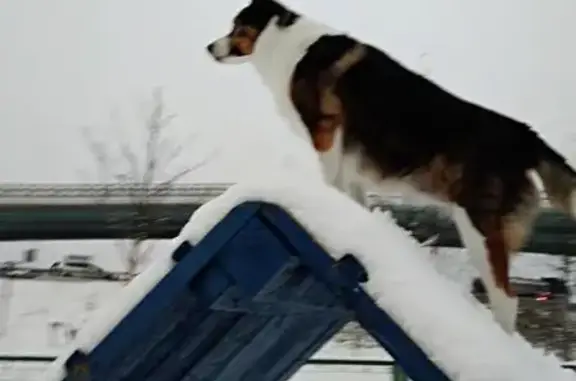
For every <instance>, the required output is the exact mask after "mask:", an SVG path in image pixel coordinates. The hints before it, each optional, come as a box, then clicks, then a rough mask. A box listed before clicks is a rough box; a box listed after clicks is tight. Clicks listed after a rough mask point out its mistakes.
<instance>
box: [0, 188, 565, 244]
mask: <svg viewBox="0 0 576 381" xmlns="http://www.w3.org/2000/svg"><path fill="white" fill-rule="evenodd" d="M230 185H231V184H227V183H219V184H210V183H206V184H178V185H167V184H160V185H154V186H152V187H150V186H146V185H142V184H132V185H127V184H4V185H1V186H0V240H2V241H19V240H56V239H122V238H147V239H166V238H172V237H174V236H175V235H177V233H178V232H179V230H180V228H181V227H182V226H183V225H184V224H185V223H186V222H187V221H188V219H189V217H190V215H191V214H192V213H193V212H194V211H195V210H196V209H197V208H198V207H199V206H200V205H202V204H203V203H205V202H207V201H209V200H211V199H213V198H215V197H217V196H218V195H220V194H221V193H222V192H224V191H225V190H226V189H227V188H228V187H229V186H230ZM370 205H371V207H380V208H384V209H390V210H391V211H392V213H393V214H394V216H395V218H396V219H397V220H398V223H399V224H400V225H401V226H403V227H404V228H406V229H409V230H411V231H413V233H414V235H415V236H416V237H417V238H418V239H419V240H420V241H429V242H431V245H432V246H443V247H461V242H460V239H459V238H458V234H457V232H456V229H455V227H454V225H453V223H452V222H451V221H450V220H449V219H448V218H446V217H445V216H443V215H442V214H441V213H440V212H439V211H438V210H437V209H436V208H433V207H410V206H407V205H395V204H391V203H390V202H389V200H386V199H381V198H375V199H371V202H370ZM524 251H528V252H541V253H549V254H569V255H576V222H574V221H573V220H572V219H570V218H569V217H567V216H564V215H562V214H559V213H556V212H551V211H547V212H544V213H543V214H542V215H541V216H540V217H539V218H538V220H537V221H536V225H535V234H533V236H532V238H531V239H530V240H529V242H528V243H527V245H526V246H525V248H524Z"/></svg>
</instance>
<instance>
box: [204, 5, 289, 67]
mask: <svg viewBox="0 0 576 381" xmlns="http://www.w3.org/2000/svg"><path fill="white" fill-rule="evenodd" d="M298 17H299V16H298V15H297V14H296V13H294V12H292V11H290V10H289V9H287V8H286V7H284V6H283V5H282V4H280V3H278V2H277V1H275V0H252V2H251V3H250V4H248V5H247V6H246V7H244V8H243V9H241V10H240V12H238V14H237V15H236V16H235V17H234V20H233V24H232V31H230V33H228V34H227V35H226V36H224V37H221V38H219V39H217V40H216V41H214V42H212V43H210V44H209V45H208V46H207V49H208V52H209V53H210V55H211V56H212V57H213V58H214V59H215V60H216V61H218V62H222V63H242V62H245V61H248V60H249V59H250V55H251V54H252V52H253V51H254V46H255V45H256V42H257V41H258V38H259V37H260V35H261V33H262V31H264V29H266V27H268V26H269V24H270V22H275V23H276V26H277V27H278V28H287V27H289V26H290V25H292V24H294V23H295V22H296V20H297V19H298Z"/></svg>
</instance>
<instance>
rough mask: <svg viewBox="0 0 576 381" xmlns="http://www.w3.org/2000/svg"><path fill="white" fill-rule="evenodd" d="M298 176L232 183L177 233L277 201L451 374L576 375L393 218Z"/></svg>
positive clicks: (197, 232)
mask: <svg viewBox="0 0 576 381" xmlns="http://www.w3.org/2000/svg"><path fill="white" fill-rule="evenodd" d="M295 180H296V179H290V178H286V179H285V181H283V182H276V183H275V184H274V185H271V183H270V182H268V181H267V182H265V183H257V182H255V183H245V184H238V185H235V186H233V187H232V188H230V189H229V190H228V191H227V192H225V193H224V194H223V195H222V196H220V197H218V198H217V199H215V200H213V201H212V202H209V203H207V204H205V205H204V206H203V207H202V208H200V209H199V210H198V211H197V212H196V213H195V214H194V215H193V216H192V218H191V220H190V222H189V223H188V224H187V225H186V226H185V227H184V229H183V231H182V233H181V235H180V239H186V238H187V239H189V240H190V241H191V242H192V243H193V244H194V243H196V242H198V241H199V240H201V239H202V238H203V237H204V235H205V234H206V233H208V232H209V231H210V230H211V229H212V228H213V227H214V226H215V225H216V224H217V223H218V222H219V221H220V220H221V219H222V218H223V217H224V216H225V215H226V214H227V213H228V212H229V211H230V210H231V209H232V208H233V207H234V206H235V205H238V204H240V203H242V202H244V201H252V200H261V201H265V202H270V203H275V204H278V205H280V206H282V207H283V208H285V209H286V210H287V211H289V212H290V213H291V215H292V216H293V217H295V219H296V220H298V221H299V222H300V223H301V224H302V225H303V226H304V227H305V228H306V229H308V231H310V232H311V233H312V235H313V236H314V237H315V238H316V239H317V240H318V242H319V243H320V244H321V245H322V246H323V247H324V248H325V249H326V250H327V251H328V252H329V253H331V254H332V255H333V256H334V257H335V258H339V257H340V256H342V255H343V254H345V253H354V254H355V255H357V257H358V258H359V259H360V260H361V261H362V263H363V264H364V266H365V267H366V268H367V269H369V271H370V274H371V276H370V281H369V282H368V283H367V284H366V286H365V287H366V289H367V291H368V292H369V293H370V294H371V295H372V297H373V298H374V299H375V300H376V302H377V303H378V305H379V306H380V307H381V308H383V309H384V310H386V311H387V312H388V313H389V314H390V315H391V316H392V317H393V318H394V319H395V320H396V321H397V322H398V323H399V324H400V325H401V326H402V327H403V328H404V329H405V330H406V331H407V332H408V333H409V334H410V336H411V337H412V338H414V340H415V341H416V342H417V343H418V344H419V345H420V346H421V347H422V348H423V349H424V351H425V352H426V353H428V354H429V355H430V357H431V358H433V359H435V361H436V362H437V363H438V364H439V365H440V366H441V367H442V368H443V369H444V370H445V371H446V373H447V374H448V376H449V377H451V378H452V379H453V380H465V381H471V380H474V381H476V380H478V381H480V380H522V381H527V380H543V379H546V380H574V379H576V377H575V376H574V375H573V374H572V373H570V372H569V371H565V370H562V369H561V363H560V362H559V360H558V359H556V358H554V357H552V356H547V355H544V353H543V352H542V351H540V350H537V349H534V348H532V347H531V346H530V344H529V343H527V342H526V341H525V340H524V339H523V338H521V337H520V336H518V335H514V336H509V335H506V334H505V333H504V332H503V331H502V330H501V329H500V328H499V327H497V326H496V324H495V323H494V321H493V319H492V315H491V314H490V313H489V312H488V311H487V310H486V309H485V308H483V307H481V306H480V305H479V304H477V303H474V302H473V301H472V298H471V297H469V296H468V295H467V294H466V293H464V292H462V290H461V289H459V288H458V287H457V286H456V285H455V284H454V282H453V281H450V280H449V279H447V278H445V277H443V276H441V275H440V274H439V273H438V272H437V271H436V269H435V267H434V265H433V263H432V261H431V260H430V258H429V256H428V254H427V253H426V252H425V251H424V250H422V249H421V247H420V246H419V244H418V243H417V242H416V241H415V240H413V239H412V238H411V237H410V236H409V234H408V233H407V232H405V231H403V230H401V229H400V228H399V227H398V226H397V225H395V224H394V222H393V221H392V220H391V219H390V218H388V219H386V218H382V217H381V216H376V215H374V214H370V213H368V212H367V211H366V210H365V209H363V208H362V207H361V206H359V205H357V204H356V203H354V202H353V201H351V200H350V199H349V198H347V197H346V196H345V195H343V194H342V193H340V192H338V191H337V190H335V189H333V188H330V187H327V186H326V185H323V184H322V183H320V182H317V183H313V182H308V183H306V185H301V184H303V182H302V181H295ZM342 216H346V219H345V220H343V219H342ZM384 247H388V248H391V250H389V251H383V250H382V248H384Z"/></svg>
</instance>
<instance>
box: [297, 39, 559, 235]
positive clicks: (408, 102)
mask: <svg viewBox="0 0 576 381" xmlns="http://www.w3.org/2000/svg"><path fill="white" fill-rule="evenodd" d="M355 43H356V40H355V39H353V38H351V37H348V36H344V35H337V36H323V37H321V38H319V39H318V40H317V41H316V42H315V43H314V44H312V45H311V46H310V47H309V49H308V52H307V54H306V55H305V56H304V57H303V59H302V60H301V61H300V62H299V63H298V65H297V66H296V69H295V71H294V73H293V83H294V82H295V81H298V80H299V79H301V78H312V79H314V78H315V76H317V75H318V74H319V73H321V72H322V71H323V70H326V69H327V68H328V67H329V66H330V65H331V64H333V63H334V62H335V61H336V60H337V59H338V58H339V57H341V56H342V54H344V52H346V51H347V50H348V49H350V48H351V47H352V46H353V45H354V44H355ZM335 93H336V95H337V96H338V97H339V99H340V101H341V103H342V109H343V113H344V123H343V124H344V126H343V129H344V147H345V149H346V150H351V149H359V150H360V151H361V152H363V155H364V156H365V157H366V159H367V161H369V162H370V164H371V165H372V166H373V167H374V168H375V169H376V170H377V171H378V172H379V174H380V176H381V177H382V178H406V177H407V176H411V177H412V178H413V179H414V181H416V182H420V183H419V184H416V185H417V186H420V187H421V188H422V189H421V190H423V191H424V192H427V193H435V192H441V193H446V194H445V195H444V196H446V197H447V198H448V199H449V201H452V202H455V203H456V204H459V205H460V206H462V207H464V208H465V209H466V210H467V211H468V213H469V215H470V217H471V219H472V220H473V222H474V223H475V225H476V226H477V228H479V229H480V231H483V230H486V229H485V228H483V227H482V226H480V225H481V223H482V221H483V220H485V219H486V218H487V216H506V215H510V214H514V213H516V212H518V209H519V208H520V207H521V206H522V204H523V203H525V202H526V199H527V198H529V196H530V192H532V191H533V189H532V184H531V182H530V180H529V179H528V177H527V174H526V172H527V170H529V169H533V168H535V167H537V166H538V165H539V163H541V162H542V160H552V161H554V162H557V163H559V164H561V163H564V159H563V158H562V157H561V156H560V155H558V154H556V153H555V152H554V151H553V150H552V149H551V148H550V147H549V146H548V145H547V144H546V143H545V142H544V141H543V140H541V139H540V137H539V136H538V135H537V134H536V133H535V132H534V131H533V130H532V129H531V128H530V127H529V126H528V125H526V124H524V123H521V122H519V121H516V120H514V119H512V118H509V117H506V116H504V115H501V114H499V113H496V112H494V111H491V110H488V109H486V108H484V107H481V106H479V105H476V104H473V103H471V102H468V101H466V100H463V99H461V98H459V97H457V96H455V95H453V94H451V93H450V92H448V91H446V90H444V89H443V88H441V87H440V86H438V85H436V84H435V83H433V82H432V81H430V80H428V79H426V78H425V77H423V76H421V75H419V74H417V73H415V72H413V71H410V70H409V69H407V68H406V67H404V66H403V65H401V64H400V63H399V62H397V61H395V60H394V59H392V58H391V57H390V56H388V55H387V54H386V53H384V52H382V51H380V50H379V49H377V48H375V47H372V46H367V55H366V56H365V57H364V58H363V59H362V60H361V61H359V62H358V63H357V64H355V65H354V66H353V67H351V68H350V70H348V71H346V72H345V73H344V74H343V76H342V77H341V78H340V79H339V80H338V82H337V84H336V87H335ZM302 119H303V122H304V123H305V124H306V126H307V128H308V129H309V130H310V133H311V134H312V135H314V129H315V128H318V126H317V124H315V123H314V122H313V121H311V119H312V118H308V119H309V120H307V117H306V115H302ZM418 176H420V177H418ZM435 177H438V178H435ZM442 181H444V182H446V184H444V185H445V187H446V189H443V188H442V186H443V185H442V184H438V182H442ZM435 187H436V188H437V189H433V188H435Z"/></svg>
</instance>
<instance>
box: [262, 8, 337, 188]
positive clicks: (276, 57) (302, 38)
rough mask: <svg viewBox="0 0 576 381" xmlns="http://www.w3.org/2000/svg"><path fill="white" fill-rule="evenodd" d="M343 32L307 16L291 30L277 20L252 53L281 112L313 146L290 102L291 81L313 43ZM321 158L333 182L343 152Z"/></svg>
mask: <svg viewBox="0 0 576 381" xmlns="http://www.w3.org/2000/svg"><path fill="white" fill-rule="evenodd" d="M339 33H341V32H339V31H337V30H335V29H332V28H330V27H328V26H326V25H323V24H320V23H318V22H316V21H314V20H311V19H307V18H305V17H301V18H300V19H298V21H296V23H294V25H291V26H289V27H287V28H278V26H277V25H276V20H274V19H273V20H272V21H271V22H270V23H269V25H268V26H267V27H266V29H264V31H263V32H262V34H261V35H260V37H259V38H258V41H257V43H256V46H255V49H254V53H253V54H252V64H253V65H254V67H255V69H256V71H257V72H258V74H259V76H260V78H261V79H262V81H263V83H264V85H265V86H266V87H267V88H268V89H269V90H270V91H271V93H272V96H273V98H274V102H275V103H276V106H277V109H278V113H279V114H280V115H281V116H282V117H283V118H284V119H286V121H287V122H288V124H289V126H290V129H291V130H292V131H293V132H294V133H295V134H296V135H297V136H299V137H300V138H302V139H304V140H305V141H306V143H307V144H308V145H310V147H312V140H311V138H310V135H309V134H308V130H307V128H306V127H305V126H304V124H303V123H302V120H301V119H300V115H299V114H298V112H297V111H296V109H295V108H294V105H293V103H292V101H291V99H290V80H291V78H292V74H293V73H294V69H295V68H296V65H297V64H298V62H299V61H300V60H301V59H302V57H304V55H305V54H306V50H307V49H308V47H309V46H310V45H311V44H312V43H314V42H315V41H316V40H317V39H318V38H319V37H321V36H322V35H327V34H339ZM320 159H321V161H322V165H323V170H324V174H325V178H326V180H327V181H329V182H331V183H333V182H334V181H335V178H336V176H337V173H338V171H339V167H340V164H339V163H340V161H341V152H340V150H334V152H330V153H328V154H326V155H321V157H320Z"/></svg>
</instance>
